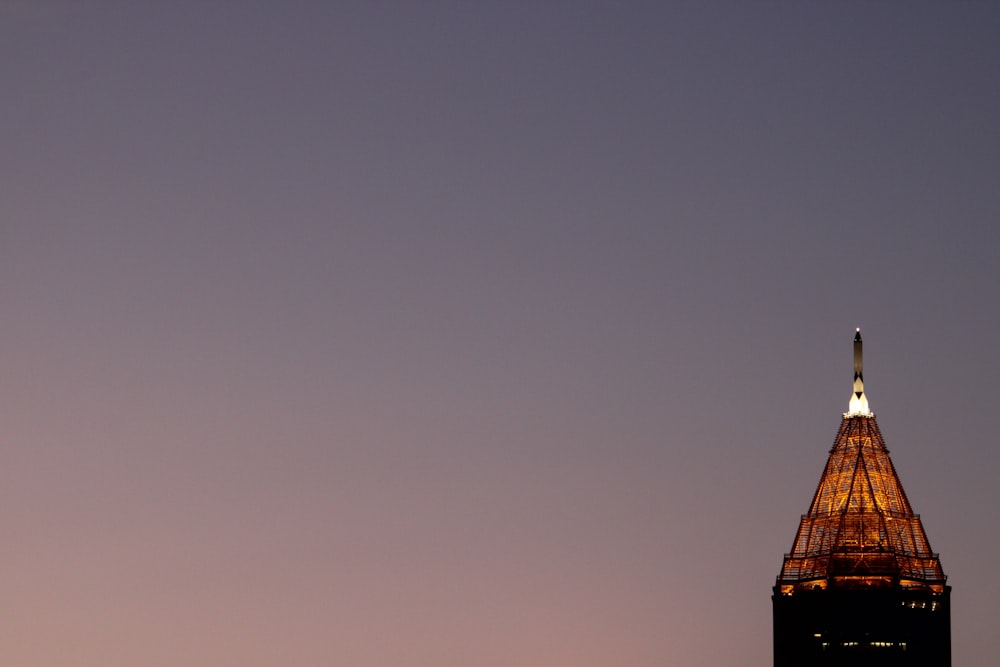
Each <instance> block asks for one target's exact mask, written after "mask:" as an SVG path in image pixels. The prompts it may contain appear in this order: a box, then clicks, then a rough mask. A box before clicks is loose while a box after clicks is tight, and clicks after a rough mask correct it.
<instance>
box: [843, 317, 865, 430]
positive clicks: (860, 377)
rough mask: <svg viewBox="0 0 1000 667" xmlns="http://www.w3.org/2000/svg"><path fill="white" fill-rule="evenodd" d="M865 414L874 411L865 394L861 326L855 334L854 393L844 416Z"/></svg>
mask: <svg viewBox="0 0 1000 667" xmlns="http://www.w3.org/2000/svg"><path fill="white" fill-rule="evenodd" d="M848 415H851V416H856V415H863V416H866V417H871V416H872V413H871V411H870V410H869V409H868V397H867V396H865V376H864V360H863V359H862V356H861V328H860V327H859V328H858V329H856V330H855V334H854V393H852V394H851V402H850V404H848V407H847V412H846V413H845V414H844V416H845V417H846V416H848Z"/></svg>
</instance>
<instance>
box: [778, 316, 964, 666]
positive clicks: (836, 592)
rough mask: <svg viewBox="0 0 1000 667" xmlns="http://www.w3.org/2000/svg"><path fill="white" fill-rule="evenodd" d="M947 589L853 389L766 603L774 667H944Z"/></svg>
mask: <svg viewBox="0 0 1000 667" xmlns="http://www.w3.org/2000/svg"><path fill="white" fill-rule="evenodd" d="M950 596H951V587H950V586H948V585H947V584H946V583H945V575H944V571H943V570H942V569H941V562H940V560H939V559H938V555H937V554H936V553H933V552H932V551H931V548H930V544H929V543H928V541H927V535H926V533H924V527H923V524H922V523H921V521H920V516H919V515H918V514H914V513H913V509H912V508H911V507H910V501H909V500H908V499H907V497H906V494H905V493H904V492H903V486H902V484H900V481H899V477H898V476H897V475H896V470H895V468H893V465H892V461H891V460H890V459H889V450H888V449H886V446H885V442H884V441H883V439H882V433H881V432H880V431H879V427H878V423H877V422H876V421H875V415H874V414H872V413H871V412H870V411H869V409H868V398H867V397H866V396H865V387H864V374H863V363H862V348H861V330H860V329H858V331H857V333H856V334H855V336H854V391H853V392H852V394H851V400H850V403H849V407H848V411H847V412H845V413H844V416H843V419H842V421H841V422H840V429H839V430H838V431H837V437H836V439H835V440H834V443H833V448H832V449H830V456H829V458H828V459H827V462H826V467H825V468H824V470H823V475H822V477H820V480H819V486H817V487H816V493H815V494H814V495H813V499H812V503H811V504H810V506H809V511H808V512H807V513H806V514H804V515H803V516H802V519H801V521H800V522H799V529H798V531H797V532H796V533H795V541H794V542H793V543H792V550H791V553H788V554H785V558H784V563H783V564H782V567H781V573H780V574H779V575H778V578H777V581H776V582H775V586H774V592H773V595H772V597H771V601H772V609H773V613H774V666H775V667H821V666H823V665H837V666H840V665H844V666H846V665H850V666H851V667H864V666H867V665H879V666H880V667H950V665H951V611H950Z"/></svg>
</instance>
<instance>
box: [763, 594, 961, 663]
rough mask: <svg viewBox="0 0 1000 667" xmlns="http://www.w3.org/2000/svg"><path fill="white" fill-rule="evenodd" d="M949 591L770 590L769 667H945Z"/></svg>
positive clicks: (948, 643) (948, 646) (948, 654)
mask: <svg viewBox="0 0 1000 667" xmlns="http://www.w3.org/2000/svg"><path fill="white" fill-rule="evenodd" d="M950 596H951V588H950V587H945V590H944V592H942V593H933V592H931V591H907V590H904V589H901V588H892V589H882V590H877V589H871V590H869V589H816V590H812V591H797V592H795V593H794V594H792V595H782V594H781V593H780V591H779V589H775V592H774V595H773V596H772V597H771V600H772V603H773V610H774V667H826V666H841V665H843V666H845V667H846V666H850V667H868V666H870V665H871V666H875V665H878V666H879V667H950V666H951V606H950V600H949V598H950Z"/></svg>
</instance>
